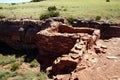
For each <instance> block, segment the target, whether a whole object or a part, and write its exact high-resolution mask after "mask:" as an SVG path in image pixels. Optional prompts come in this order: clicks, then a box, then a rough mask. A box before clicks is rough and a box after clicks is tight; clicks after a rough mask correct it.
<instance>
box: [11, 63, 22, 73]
mask: <svg viewBox="0 0 120 80" xmlns="http://www.w3.org/2000/svg"><path fill="white" fill-rule="evenodd" d="M19 66H20V64H19V63H13V64H12V65H11V69H10V70H11V71H16V70H17V69H19Z"/></svg>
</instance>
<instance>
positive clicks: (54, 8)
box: [48, 6, 57, 11]
mask: <svg viewBox="0 0 120 80" xmlns="http://www.w3.org/2000/svg"><path fill="white" fill-rule="evenodd" d="M56 10H57V8H56V6H50V7H48V11H56Z"/></svg>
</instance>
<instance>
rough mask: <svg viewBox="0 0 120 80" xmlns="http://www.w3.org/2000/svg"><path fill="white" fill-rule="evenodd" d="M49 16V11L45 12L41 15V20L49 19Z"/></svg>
mask: <svg viewBox="0 0 120 80" xmlns="http://www.w3.org/2000/svg"><path fill="white" fill-rule="evenodd" d="M49 17H50V16H49V14H48V13H44V14H42V15H41V16H40V20H43V19H47V18H49Z"/></svg>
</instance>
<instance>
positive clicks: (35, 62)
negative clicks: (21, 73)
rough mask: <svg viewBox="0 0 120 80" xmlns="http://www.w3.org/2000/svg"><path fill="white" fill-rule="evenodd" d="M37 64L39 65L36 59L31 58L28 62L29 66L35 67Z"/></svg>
mask: <svg viewBox="0 0 120 80" xmlns="http://www.w3.org/2000/svg"><path fill="white" fill-rule="evenodd" d="M38 65H39V63H38V62H37V60H33V61H31V62H30V67H36V66H38Z"/></svg>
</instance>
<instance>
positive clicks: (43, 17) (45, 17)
mask: <svg viewBox="0 0 120 80" xmlns="http://www.w3.org/2000/svg"><path fill="white" fill-rule="evenodd" d="M59 15H60V13H59V12H58V11H49V12H46V13H44V14H42V15H41V16H40V20H43V19H47V18H49V17H57V16H59Z"/></svg>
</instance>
